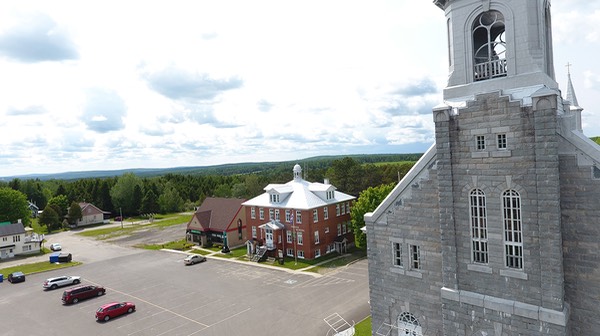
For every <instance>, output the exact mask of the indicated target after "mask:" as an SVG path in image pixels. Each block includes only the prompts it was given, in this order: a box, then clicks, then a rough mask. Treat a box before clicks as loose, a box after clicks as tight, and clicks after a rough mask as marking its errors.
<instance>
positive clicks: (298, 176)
mask: <svg viewBox="0 0 600 336" xmlns="http://www.w3.org/2000/svg"><path fill="white" fill-rule="evenodd" d="M301 180H302V167H300V165H299V164H296V165H295V166H294V181H296V182H299V181H301Z"/></svg>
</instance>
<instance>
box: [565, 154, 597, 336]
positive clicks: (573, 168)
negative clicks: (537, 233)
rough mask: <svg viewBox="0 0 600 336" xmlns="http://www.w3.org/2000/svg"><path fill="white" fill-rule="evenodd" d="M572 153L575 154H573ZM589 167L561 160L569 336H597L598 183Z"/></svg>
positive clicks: (573, 156)
mask: <svg viewBox="0 0 600 336" xmlns="http://www.w3.org/2000/svg"><path fill="white" fill-rule="evenodd" d="M573 152H575V150H574V151H573ZM592 169H593V167H591V166H589V165H588V166H583V167H580V166H578V165H577V160H576V158H575V155H572V156H566V155H565V156H561V158H560V180H561V195H562V199H561V209H562V225H563V257H564V270H565V301H566V302H567V303H569V304H570V308H571V323H570V324H571V331H572V335H597V334H598V333H600V179H596V178H592V176H593V171H592Z"/></svg>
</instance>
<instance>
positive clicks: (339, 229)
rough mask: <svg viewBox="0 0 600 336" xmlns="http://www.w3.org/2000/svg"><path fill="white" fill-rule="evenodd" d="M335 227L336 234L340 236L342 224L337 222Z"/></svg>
mask: <svg viewBox="0 0 600 336" xmlns="http://www.w3.org/2000/svg"><path fill="white" fill-rule="evenodd" d="M337 229H338V234H337V235H338V236H341V235H342V224H341V223H338V225H337Z"/></svg>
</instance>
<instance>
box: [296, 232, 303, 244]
mask: <svg viewBox="0 0 600 336" xmlns="http://www.w3.org/2000/svg"><path fill="white" fill-rule="evenodd" d="M296 234H297V235H298V245H302V244H304V238H302V232H297V233H296Z"/></svg>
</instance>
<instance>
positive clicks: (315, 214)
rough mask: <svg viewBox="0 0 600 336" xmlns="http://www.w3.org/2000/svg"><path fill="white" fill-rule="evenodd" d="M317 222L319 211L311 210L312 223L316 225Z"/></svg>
mask: <svg viewBox="0 0 600 336" xmlns="http://www.w3.org/2000/svg"><path fill="white" fill-rule="evenodd" d="M318 221H319V211H318V210H317V209H313V223H317V222H318Z"/></svg>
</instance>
